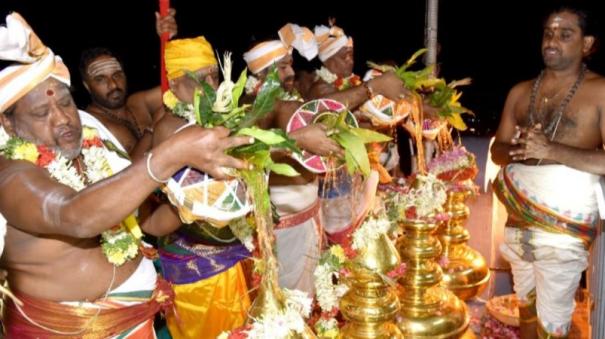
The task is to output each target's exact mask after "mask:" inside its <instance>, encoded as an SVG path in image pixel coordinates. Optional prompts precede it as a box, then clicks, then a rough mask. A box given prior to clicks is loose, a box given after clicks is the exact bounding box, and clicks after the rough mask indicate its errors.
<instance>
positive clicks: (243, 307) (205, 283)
mask: <svg viewBox="0 0 605 339" xmlns="http://www.w3.org/2000/svg"><path fill="white" fill-rule="evenodd" d="M173 289H174V292H175V295H176V296H175V302H174V304H175V309H176V312H175V314H176V315H174V314H168V316H167V319H166V321H167V324H168V329H169V331H170V335H171V336H172V338H174V339H179V338H189V339H190V338H216V337H217V336H218V335H219V334H220V333H221V332H223V331H228V330H231V329H234V328H237V327H239V326H242V325H243V324H244V322H245V321H246V317H247V311H248V309H249V308H250V298H249V297H248V289H247V286H246V279H245V277H244V271H243V269H242V266H241V263H237V264H236V265H235V266H233V267H231V268H230V269H228V270H227V271H224V272H222V273H219V274H217V275H215V276H213V277H210V278H207V279H204V280H200V281H198V282H195V283H191V284H181V285H178V284H174V285H173Z"/></svg>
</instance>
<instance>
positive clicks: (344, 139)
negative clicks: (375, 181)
mask: <svg viewBox="0 0 605 339" xmlns="http://www.w3.org/2000/svg"><path fill="white" fill-rule="evenodd" d="M334 140H336V141H337V142H338V143H339V144H340V146H342V148H344V149H345V150H347V151H349V152H351V156H352V158H353V160H354V161H355V163H356V164H357V166H358V167H359V170H360V172H361V173H362V174H363V175H364V176H368V175H369V174H370V159H368V152H367V150H366V147H365V145H364V144H363V141H362V140H361V138H359V137H357V136H356V135H355V134H353V133H351V132H349V131H341V132H340V133H338V134H335V135H334ZM345 157H346V155H345ZM345 161H346V159H345Z"/></svg>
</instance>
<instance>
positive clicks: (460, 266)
mask: <svg viewBox="0 0 605 339" xmlns="http://www.w3.org/2000/svg"><path fill="white" fill-rule="evenodd" d="M470 193H471V191H470V190H466V191H460V192H448V195H447V202H446V204H445V210H446V212H448V213H449V215H450V219H449V220H448V221H447V222H444V223H443V225H442V226H441V227H440V229H439V231H438V232H437V236H438V237H439V241H440V242H441V246H442V247H443V252H442V254H441V256H442V258H444V259H446V260H440V261H439V263H440V265H441V268H442V270H443V279H442V280H441V284H442V285H443V286H445V287H447V288H448V289H449V290H450V291H452V292H454V294H456V295H457V296H458V298H460V299H462V300H468V299H470V298H473V297H475V296H476V295H478V294H479V293H481V291H482V290H483V288H484V287H485V286H486V283H487V281H488V280H489V276H490V273H489V267H488V265H487V263H486V262H485V259H484V258H483V256H482V255H481V254H480V253H479V252H477V251H475V250H474V249H472V248H470V247H469V246H468V245H467V244H466V242H467V241H468V239H469V238H470V236H469V233H468V230H466V229H465V228H464V223H465V222H466V220H467V219H468V216H469V214H470V213H469V208H468V207H467V206H466V204H465V201H466V199H467V198H468V197H469V195H470Z"/></svg>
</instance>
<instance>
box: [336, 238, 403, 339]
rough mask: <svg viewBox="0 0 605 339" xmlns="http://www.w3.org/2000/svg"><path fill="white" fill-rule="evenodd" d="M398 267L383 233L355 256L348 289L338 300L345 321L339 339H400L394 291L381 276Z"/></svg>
mask: <svg viewBox="0 0 605 339" xmlns="http://www.w3.org/2000/svg"><path fill="white" fill-rule="evenodd" d="M400 264H401V259H400V258H399V254H398V253H397V250H396V248H395V246H394V245H393V243H392V242H391V241H390V240H389V239H388V238H387V236H386V235H385V234H381V235H380V237H379V238H378V239H375V240H373V241H370V242H369V244H368V246H367V247H366V248H365V249H363V250H361V252H360V253H359V254H358V255H357V257H356V258H355V259H354V262H353V268H352V270H351V271H352V272H351V276H350V277H349V278H348V279H349V284H350V286H351V288H350V289H349V291H348V292H347V293H346V294H345V295H344V296H343V297H342V299H341V300H340V310H341V312H342V315H343V317H344V318H345V320H346V321H347V323H346V325H345V326H344V327H343V328H342V329H341V336H342V338H359V339H368V338H384V339H387V338H403V336H402V334H401V332H400V331H399V328H397V326H396V325H395V323H394V319H395V315H396V314H397V312H398V311H399V300H398V299H397V294H396V288H395V286H390V285H388V284H387V283H386V282H385V281H384V279H383V278H382V277H381V275H386V274H387V273H388V272H390V271H392V270H393V269H395V268H397V267H398V266H399V265H400Z"/></svg>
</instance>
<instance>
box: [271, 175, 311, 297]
mask: <svg viewBox="0 0 605 339" xmlns="http://www.w3.org/2000/svg"><path fill="white" fill-rule="evenodd" d="M270 192H271V201H272V202H273V204H274V205H275V207H276V209H277V213H278V214H279V216H280V223H279V224H277V225H276V227H275V238H276V245H277V246H276V247H277V260H278V262H279V285H280V286H281V287H285V288H288V289H298V290H301V291H305V292H307V293H308V294H309V295H310V296H312V295H313V294H314V284H313V271H314V270H315V267H316V266H317V262H318V260H319V256H320V251H321V246H322V229H321V224H320V221H319V204H318V201H317V182H314V183H311V184H306V185H287V186H272V187H271V188H270Z"/></svg>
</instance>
